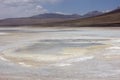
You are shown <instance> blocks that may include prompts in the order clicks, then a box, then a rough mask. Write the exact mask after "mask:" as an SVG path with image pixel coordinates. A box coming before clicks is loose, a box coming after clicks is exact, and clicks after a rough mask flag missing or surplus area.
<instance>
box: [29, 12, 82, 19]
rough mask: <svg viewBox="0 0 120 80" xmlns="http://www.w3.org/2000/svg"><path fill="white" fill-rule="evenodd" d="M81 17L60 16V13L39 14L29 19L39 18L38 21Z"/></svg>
mask: <svg viewBox="0 0 120 80" xmlns="http://www.w3.org/2000/svg"><path fill="white" fill-rule="evenodd" d="M80 17H81V16H80V15H78V14H60V13H44V14H39V15H35V16H32V17H30V18H40V19H48V18H66V19H67V18H68V19H69V18H71V19H72V18H73V19H77V18H80Z"/></svg>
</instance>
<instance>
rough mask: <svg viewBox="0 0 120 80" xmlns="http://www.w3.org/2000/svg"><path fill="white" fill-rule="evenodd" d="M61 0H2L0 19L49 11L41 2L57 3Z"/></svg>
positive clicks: (0, 2)
mask: <svg viewBox="0 0 120 80" xmlns="http://www.w3.org/2000/svg"><path fill="white" fill-rule="evenodd" d="M59 1H61V0H0V19H2V18H11V17H27V16H32V15H36V14H40V13H45V12H47V9H45V8H44V7H43V6H42V5H41V4H43V3H51V4H53V3H57V2H59Z"/></svg>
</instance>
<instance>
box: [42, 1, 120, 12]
mask: <svg viewBox="0 0 120 80" xmlns="http://www.w3.org/2000/svg"><path fill="white" fill-rule="evenodd" d="M118 6H120V0H63V1H62V2H60V3H57V4H54V5H52V6H51V5H48V4H46V5H44V7H45V8H47V9H48V10H49V11H50V12H63V13H79V14H83V13H86V12H89V11H93V10H99V11H106V10H112V9H114V8H116V7H118Z"/></svg>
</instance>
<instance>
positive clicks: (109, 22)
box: [51, 8, 120, 27]
mask: <svg viewBox="0 0 120 80" xmlns="http://www.w3.org/2000/svg"><path fill="white" fill-rule="evenodd" d="M54 25H62V26H81V27H82V26H120V8H119V9H115V10H113V11H110V12H108V13H105V14H102V15H98V16H94V17H89V18H84V19H77V20H70V21H63V22H59V23H54V24H53V23H52V24H51V26H54Z"/></svg>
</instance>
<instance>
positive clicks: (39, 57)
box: [0, 27, 120, 80]
mask: <svg viewBox="0 0 120 80" xmlns="http://www.w3.org/2000/svg"><path fill="white" fill-rule="evenodd" d="M119 32H120V29H118V28H117V29H115V28H114V29H109V28H105V29H102V28H56V27H53V28H49V27H48V28H27V27H24V28H23V27H19V28H0V65H1V66H0V79H1V80H21V79H22V80H119V79H120V77H119V75H120V33H119Z"/></svg>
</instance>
